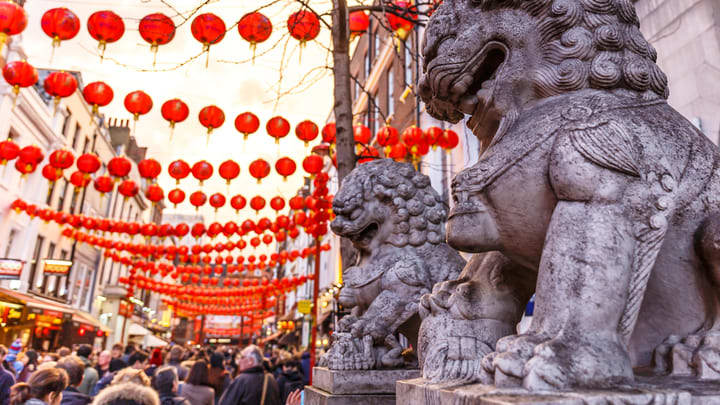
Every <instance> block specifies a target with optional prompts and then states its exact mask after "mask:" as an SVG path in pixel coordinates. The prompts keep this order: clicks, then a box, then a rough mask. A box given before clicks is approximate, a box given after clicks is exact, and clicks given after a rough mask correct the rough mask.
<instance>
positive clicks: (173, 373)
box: [0, 340, 310, 405]
mask: <svg viewBox="0 0 720 405" xmlns="http://www.w3.org/2000/svg"><path fill="white" fill-rule="evenodd" d="M309 368H310V365H309V354H308V353H307V352H305V353H302V354H299V353H295V354H292V353H290V352H288V351H286V350H279V349H274V350H270V351H268V352H263V351H262V350H261V349H260V348H259V347H258V346H255V345H249V346H246V347H245V348H243V349H242V350H240V349H239V348H235V347H219V348H190V349H185V348H184V347H181V346H177V345H175V346H172V347H165V348H155V349H152V350H151V351H149V352H148V351H144V350H142V349H140V348H137V347H135V346H134V345H132V344H128V345H127V346H125V345H122V344H119V343H118V344H115V345H114V346H113V347H112V350H109V351H108V350H104V351H101V352H99V353H95V351H94V350H93V348H92V346H90V345H79V346H77V347H74V348H73V349H72V350H71V349H70V348H65V347H63V348H60V349H59V350H57V351H56V352H53V353H38V352H36V351H34V350H23V348H22V345H21V343H20V341H19V340H17V341H15V342H14V343H13V344H12V345H11V346H10V347H9V348H8V347H5V346H3V345H0V405H89V404H92V405H282V404H286V405H300V403H301V401H302V390H303V388H304V386H305V385H307V384H308V377H309V375H310V370H309Z"/></svg>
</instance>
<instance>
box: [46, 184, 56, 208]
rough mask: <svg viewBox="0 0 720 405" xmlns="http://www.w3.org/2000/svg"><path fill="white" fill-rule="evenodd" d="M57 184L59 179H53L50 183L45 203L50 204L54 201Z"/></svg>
mask: <svg viewBox="0 0 720 405" xmlns="http://www.w3.org/2000/svg"><path fill="white" fill-rule="evenodd" d="M56 184H57V181H53V182H52V183H50V187H48V193H47V197H45V204H46V205H50V203H51V202H52V197H53V192H54V191H55V185H56Z"/></svg>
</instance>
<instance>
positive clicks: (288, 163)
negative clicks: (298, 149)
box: [275, 157, 297, 180]
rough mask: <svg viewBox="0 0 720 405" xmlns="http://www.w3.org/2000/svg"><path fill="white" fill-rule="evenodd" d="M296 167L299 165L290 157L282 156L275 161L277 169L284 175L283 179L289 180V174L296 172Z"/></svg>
mask: <svg viewBox="0 0 720 405" xmlns="http://www.w3.org/2000/svg"><path fill="white" fill-rule="evenodd" d="M295 169H297V165H296V164H295V161H294V160H292V159H290V158H289V157H281V158H280V159H278V160H277V162H275V170H276V171H277V172H278V174H279V175H281V176H283V180H287V178H288V176H291V175H292V174H293V173H295Z"/></svg>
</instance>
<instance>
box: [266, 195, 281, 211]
mask: <svg viewBox="0 0 720 405" xmlns="http://www.w3.org/2000/svg"><path fill="white" fill-rule="evenodd" d="M270 207H271V208H272V209H274V210H275V212H280V211H281V210H282V209H283V208H285V199H284V198H282V197H280V196H277V197H273V198H272V200H270Z"/></svg>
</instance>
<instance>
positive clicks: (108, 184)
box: [93, 176, 115, 195]
mask: <svg viewBox="0 0 720 405" xmlns="http://www.w3.org/2000/svg"><path fill="white" fill-rule="evenodd" d="M114 185H115V183H114V182H113V180H112V179H111V178H110V176H98V177H97V178H95V181H94V182H93V186H94V187H95V190H97V191H98V192H99V193H100V195H105V193H109V192H111V191H112V189H113V186H114Z"/></svg>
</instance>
